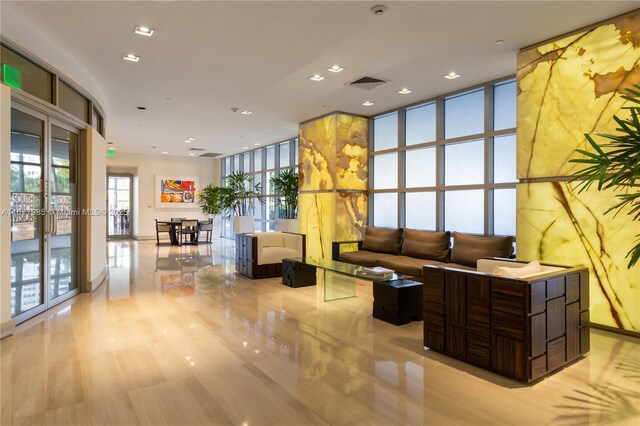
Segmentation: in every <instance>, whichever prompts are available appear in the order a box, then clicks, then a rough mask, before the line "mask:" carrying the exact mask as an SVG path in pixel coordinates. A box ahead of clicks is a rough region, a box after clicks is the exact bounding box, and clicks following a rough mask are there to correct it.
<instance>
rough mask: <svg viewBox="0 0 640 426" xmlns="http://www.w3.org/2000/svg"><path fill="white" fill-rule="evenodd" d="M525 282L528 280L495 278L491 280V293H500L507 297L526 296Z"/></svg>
mask: <svg viewBox="0 0 640 426" xmlns="http://www.w3.org/2000/svg"><path fill="white" fill-rule="evenodd" d="M525 284H526V281H517V280H503V279H500V278H493V279H492V280H491V294H492V296H495V295H496V294H500V295H502V296H507V297H514V298H524V285H525Z"/></svg>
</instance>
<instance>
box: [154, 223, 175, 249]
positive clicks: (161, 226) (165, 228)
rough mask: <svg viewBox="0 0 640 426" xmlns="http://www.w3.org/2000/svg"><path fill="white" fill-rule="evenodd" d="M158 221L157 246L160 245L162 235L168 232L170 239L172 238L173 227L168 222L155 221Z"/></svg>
mask: <svg viewBox="0 0 640 426" xmlns="http://www.w3.org/2000/svg"><path fill="white" fill-rule="evenodd" d="M154 220H155V221H156V245H157V246H159V245H160V233H161V232H166V233H167V234H169V238H171V225H169V224H168V223H166V222H158V219H154Z"/></svg>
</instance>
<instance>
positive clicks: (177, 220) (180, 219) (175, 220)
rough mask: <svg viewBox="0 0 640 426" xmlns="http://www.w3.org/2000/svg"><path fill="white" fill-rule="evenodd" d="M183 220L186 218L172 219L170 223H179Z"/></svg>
mask: <svg viewBox="0 0 640 426" xmlns="http://www.w3.org/2000/svg"><path fill="white" fill-rule="evenodd" d="M185 219H186V217H172V218H171V222H180V221H183V220H185Z"/></svg>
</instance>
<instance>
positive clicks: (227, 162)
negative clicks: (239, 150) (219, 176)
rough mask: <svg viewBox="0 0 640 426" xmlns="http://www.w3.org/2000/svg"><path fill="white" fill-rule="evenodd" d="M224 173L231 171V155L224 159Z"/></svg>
mask: <svg viewBox="0 0 640 426" xmlns="http://www.w3.org/2000/svg"><path fill="white" fill-rule="evenodd" d="M224 173H225V175H228V174H229V173H231V157H227V158H225V159H224Z"/></svg>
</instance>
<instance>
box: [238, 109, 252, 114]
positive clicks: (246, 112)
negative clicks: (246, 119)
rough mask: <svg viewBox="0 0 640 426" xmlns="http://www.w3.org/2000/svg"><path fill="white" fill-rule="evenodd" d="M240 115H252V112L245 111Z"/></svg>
mask: <svg viewBox="0 0 640 426" xmlns="http://www.w3.org/2000/svg"><path fill="white" fill-rule="evenodd" d="M240 114H242V115H251V111H247V110H246V109H245V110H244V111H241V112H240Z"/></svg>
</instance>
